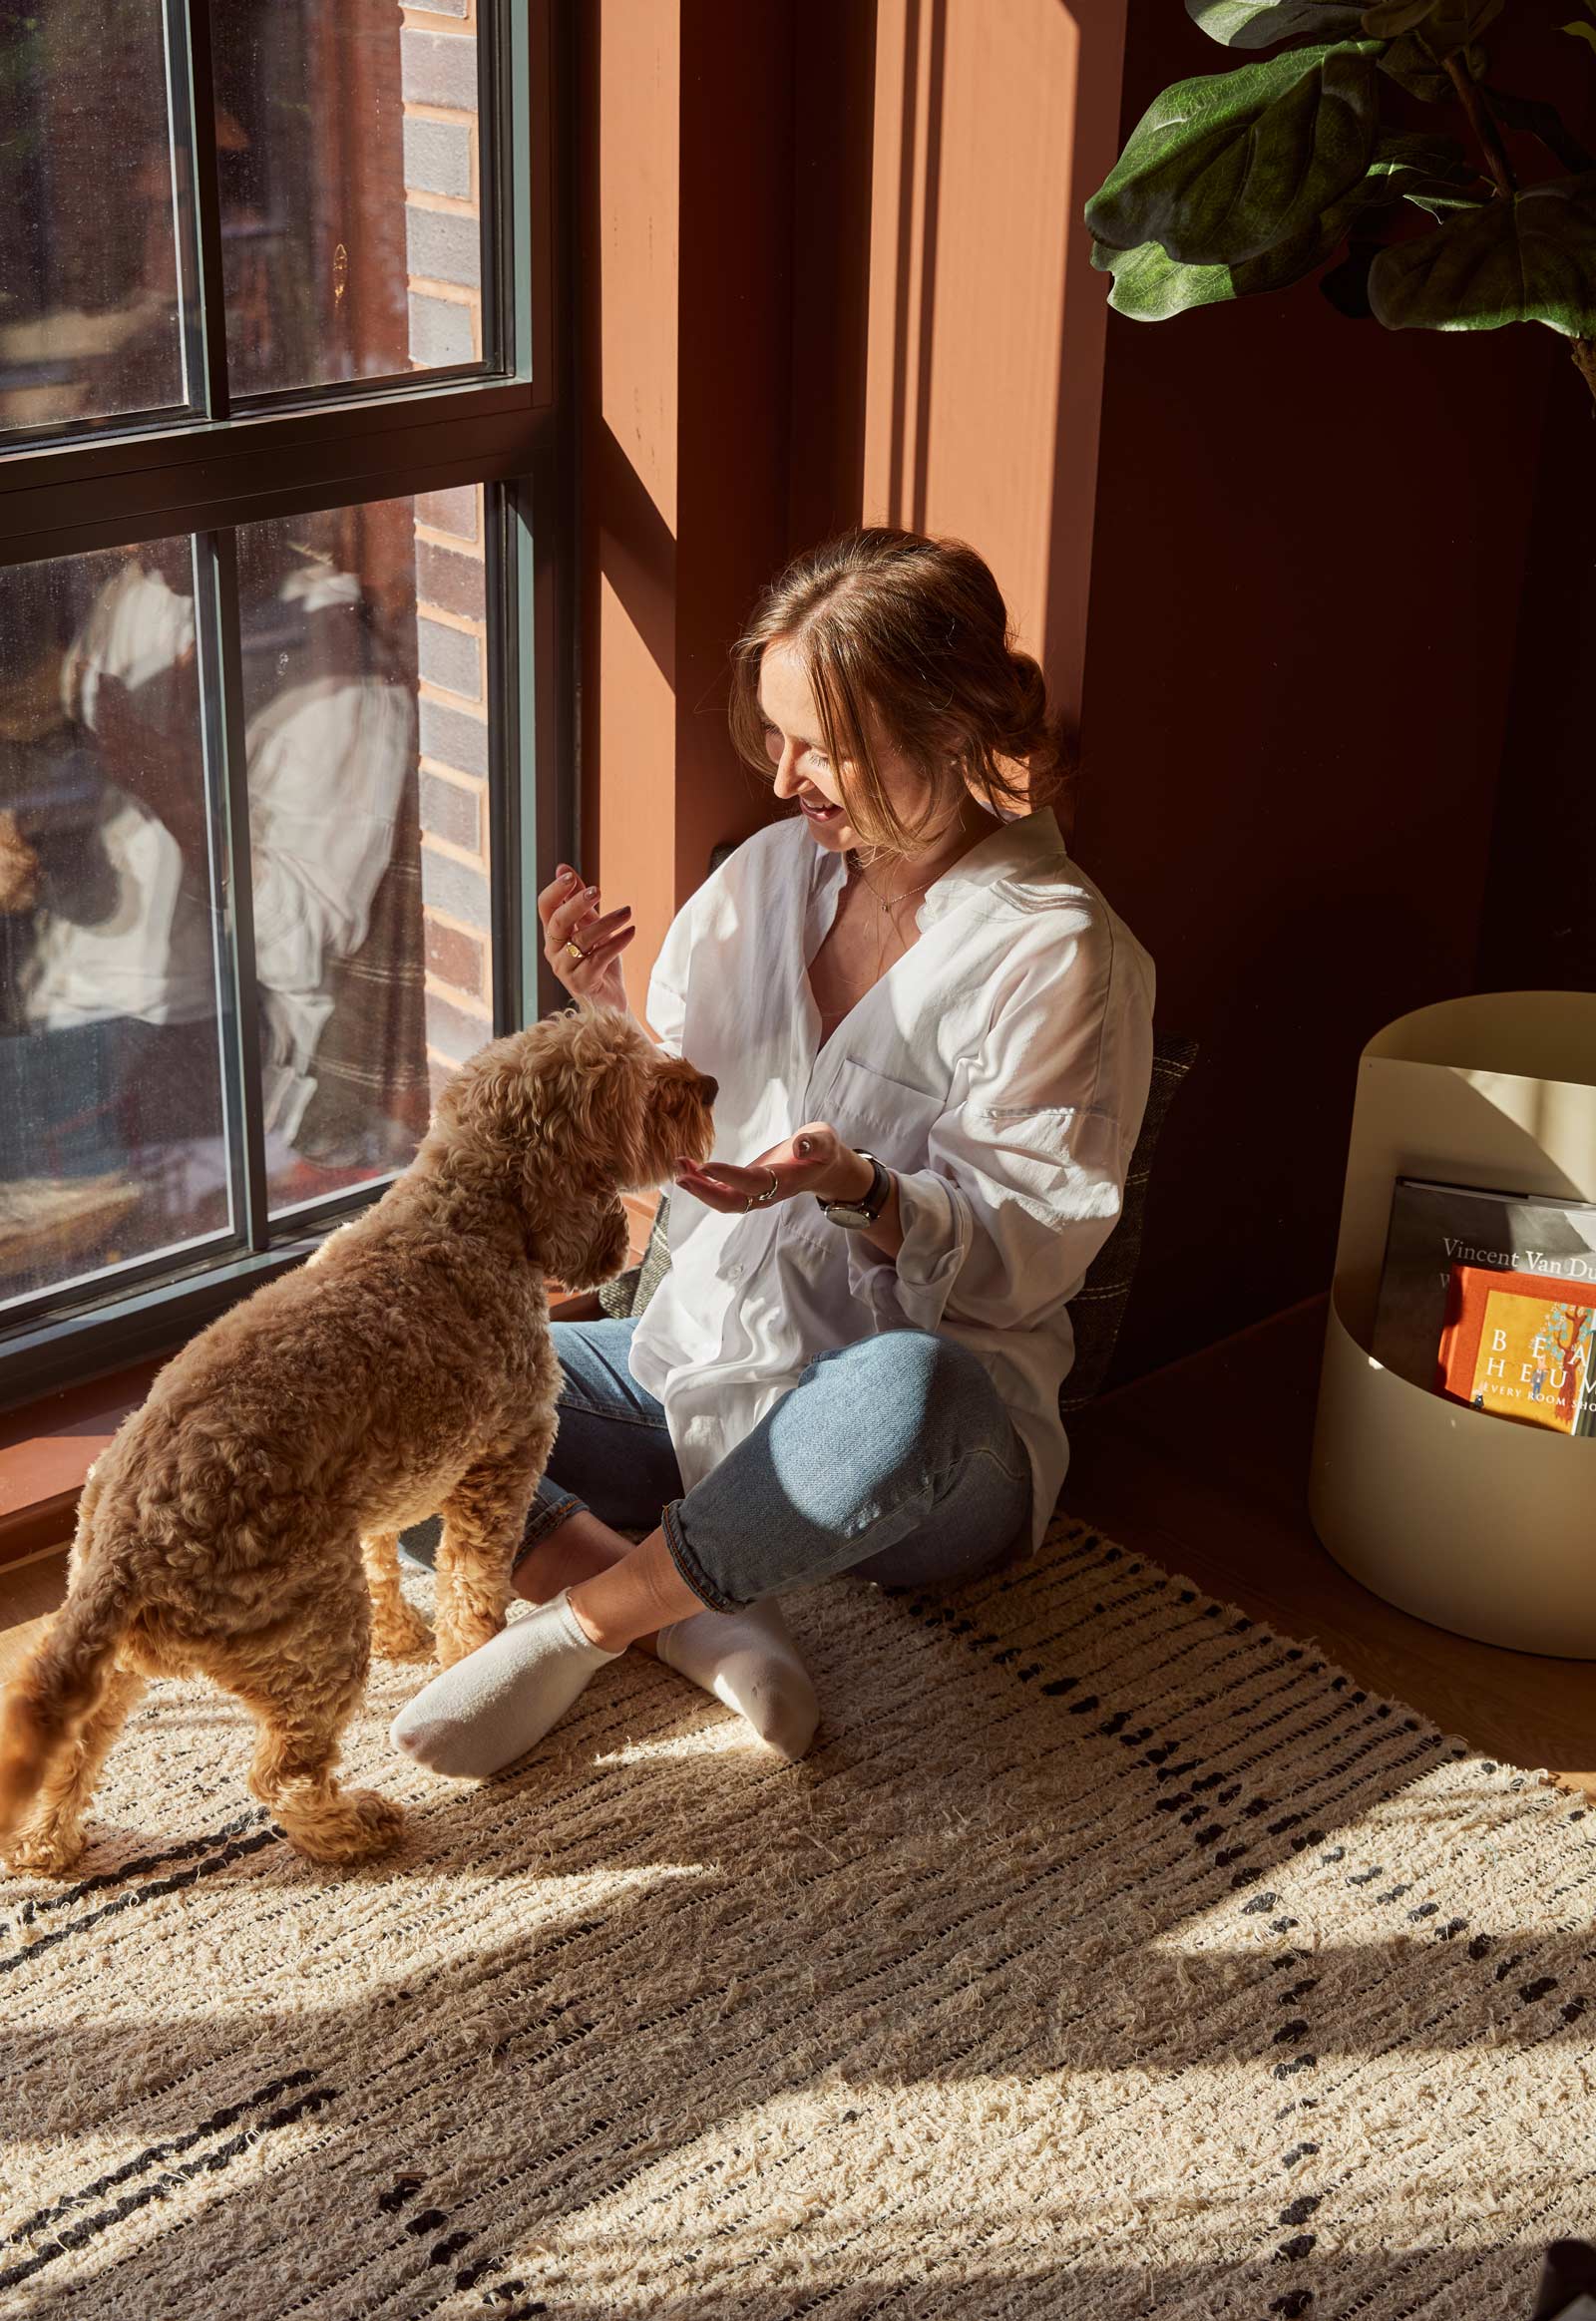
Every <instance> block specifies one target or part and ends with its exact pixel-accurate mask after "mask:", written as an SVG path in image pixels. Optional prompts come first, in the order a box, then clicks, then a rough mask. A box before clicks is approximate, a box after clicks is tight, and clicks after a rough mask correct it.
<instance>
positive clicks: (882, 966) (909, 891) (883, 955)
mask: <svg viewBox="0 0 1596 2321" xmlns="http://www.w3.org/2000/svg"><path fill="white" fill-rule="evenodd" d="M849 860H850V861H851V862H852V864H853V867H854V869H855V870H856V871H857V872H858V873H859V876H860V878H861V879H863V880H864V883H865V885H866V886H867V887H868V888H869V889H870V892H871V893H872V894H873V895H874V896H875V898H876V901H877V903H878V904H879V905H880V906H881V914H882V918H883V919H885V920H886V921H887V923H888V925H889V926H890V927H891V929H892V931H893V933H894V935H896V936H898V937H900V938H901V937H902V934H903V930H902V928H901V927H900V926H899V925H898V922H897V920H896V919H894V917H893V913H894V911H895V910H896V909H897V908H898V905H899V904H900V903H902V902H903V901H904V899H905V897H906V896H909V895H923V894H924V893H925V891H926V888H927V887H929V886H930V885H931V884H932V881H931V880H930V879H927V880H925V881H923V882H922V884H921V885H920V886H918V887H906V888H905V889H904V891H903V894H902V895H895V896H894V897H893V898H892V901H891V902H890V903H889V902H888V900H887V899H886V897H885V896H884V895H883V894H882V891H881V889H880V888H879V887H878V886H877V885H876V883H875V881H874V880H873V879H871V878H868V877H866V874H865V866H864V864H863V863H862V862H861V861H860V860H859V857H858V856H857V855H856V854H854V853H853V851H852V849H851V848H850V850H849ZM876 933H877V935H878V937H879V938H880V941H879V942H878V944H877V947H876V972H875V975H874V976H873V977H872V980H873V981H879V980H880V978H881V976H882V975H883V974H884V973H885V972H886V967H887V940H886V936H885V934H884V933H883V930H882V926H881V921H880V920H878V921H877V922H876Z"/></svg>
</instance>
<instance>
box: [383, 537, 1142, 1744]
mask: <svg viewBox="0 0 1596 2321" xmlns="http://www.w3.org/2000/svg"><path fill="white" fill-rule="evenodd" d="M1008 638H1009V626H1008V620H1007V615H1006V612H1005V609H1004V606H1003V601H1002V597H1001V595H1000V594H999V592H998V585H997V582H996V581H995V580H994V579H993V576H992V574H991V572H990V571H989V570H988V568H987V566H986V565H985V564H984V563H983V562H982V560H981V558H980V557H978V556H977V555H976V554H975V553H974V551H973V550H971V549H969V548H966V547H964V546H962V545H960V544H958V543H956V542H946V541H932V540H926V539H923V538H921V537H920V536H918V535H916V534H913V533H906V532H898V531H890V530H879V529H878V530H868V531H861V532H855V533H851V534H848V535H846V536H845V537H844V538H843V539H841V540H839V541H837V542H835V543H833V544H832V545H831V546H829V547H827V548H823V549H821V550H819V551H817V552H815V553H814V554H812V555H810V556H807V557H804V558H801V559H800V560H799V561H798V562H797V563H795V564H794V565H793V566H792V567H791V568H790V570H789V571H788V572H786V573H785V574H784V575H783V576H782V578H781V579H780V580H778V581H777V582H776V584H775V585H774V587H773V588H771V589H770V590H769V591H768V593H767V595H766V597H765V598H764V600H763V602H762V603H761V605H760V607H759V610H758V613H757V616H756V618H755V620H754V623H753V625H752V627H751V628H750V630H749V631H748V633H747V635H746V636H744V637H743V639H742V640H741V642H740V643H739V644H738V646H737V647H736V652H735V659H734V685H733V700H732V727H733V732H734V735H735V738H736V740H737V742H738V745H739V747H740V748H741V749H742V751H743V754H744V755H745V756H747V757H748V758H749V759H750V762H752V763H755V764H757V765H758V766H759V767H760V768H761V770H766V769H767V768H768V767H770V766H773V767H774V769H775V780H774V787H775V793H776V796H777V797H778V798H780V799H782V800H784V801H785V800H792V801H793V803H794V807H795V811H794V812H792V813H791V814H789V815H787V816H785V817H784V818H783V819H782V820H780V821H778V822H775V823H773V824H771V825H770V826H769V827H767V828H765V829H763V830H760V831H757V832H756V833H755V835H754V836H753V837H752V838H750V839H748V840H747V841H745V843H744V844H743V845H741V846H740V847H738V848H737V850H736V851H735V853H734V854H732V855H731V856H730V857H729V859H728V860H727V861H725V862H724V863H722V865H721V867H720V868H719V869H718V870H717V871H715V872H714V873H713V874H712V875H711V876H710V877H709V878H708V879H707V880H706V881H705V882H704V884H703V885H702V886H701V887H700V888H699V889H698V891H697V892H696V894H694V895H693V896H692V898H691V899H690V901H689V902H688V903H687V904H686V905H685V907H684V908H683V909H682V910H681V911H680V912H679V913H678V915H677V917H676V919H675V921H674V923H673V925H672V926H671V929H670V932H669V934H668V935H667V937H666V939H665V943H664V948H663V950H662V951H661V953H660V956H659V960H658V964H657V966H656V967H655V969H654V972H653V976H652V978H651V980H650V983H649V987H648V998H647V1013H648V1018H649V1021H650V1023H651V1024H652V1026H653V1027H654V1029H655V1030H656V1032H657V1033H658V1034H659V1036H660V1037H661V1038H662V1040H663V1042H664V1044H665V1045H666V1046H667V1047H668V1048H670V1049H671V1050H673V1051H674V1052H675V1053H677V1054H686V1055H689V1056H690V1057H691V1059H692V1061H693V1062H694V1063H695V1064H696V1065H697V1066H698V1067H699V1069H700V1070H701V1071H704V1072H706V1073H709V1074H711V1075H712V1076H713V1077H714V1078H715V1079H716V1080H717V1081H718V1082H719V1095H718V1097H717V1100H716V1104H715V1120H716V1126H717V1131H718V1143H719V1148H720V1150H721V1151H722V1152H724V1153H728V1154H739V1155H746V1156H748V1157H746V1158H743V1159H739V1160H736V1161H732V1160H718V1159H717V1160H714V1161H711V1162H709V1163H707V1164H706V1165H704V1166H702V1167H694V1166H691V1165H687V1164H685V1163H684V1164H683V1165H682V1166H681V1167H680V1168H679V1170H678V1172H677V1175H676V1179H675V1189H674V1190H673V1191H672V1193H671V1195H670V1214H669V1243H670V1269H669V1271H668V1273H667V1274H666V1275H665V1277H664V1279H663V1281H662V1282H661V1284H660V1286H659V1288H658V1290H657V1291H656V1292H655V1294H654V1296H653V1298H652V1300H651V1301H650V1302H649V1304H648V1306H647V1309H646V1311H645V1312H644V1313H643V1314H642V1315H641V1316H638V1317H635V1318H632V1319H627V1320H611V1319H607V1318H606V1319H601V1320H594V1321H566V1322H559V1321H557V1322H555V1323H554V1324H553V1325H552V1327H553V1331H554V1342H555V1351H556V1353H557V1354H559V1356H560V1359H561V1362H562V1364H563V1365H564V1369H565V1386H564V1390H563V1392H562V1394H561V1398H560V1412H561V1416H560V1433H559V1439H558V1441H557V1443H556V1446H555V1451H554V1456H553V1459H552V1461H551V1464H550V1468H549V1472H548V1473H547V1474H546V1475H545V1477H544V1479H543V1481H542V1483H541V1484H540V1486H539V1490H538V1496H537V1498H536V1500H535V1502H534V1505H533V1509H532V1513H531V1517H530V1519H529V1521H528V1525H527V1532H526V1544H525V1548H524V1551H523V1553H522V1555H521V1558H520V1561H519V1563H518V1566H517V1571H516V1581H515V1584H516V1588H517V1590H518V1592H519V1593H520V1594H521V1595H522V1596H524V1597H526V1598H528V1599H529V1600H530V1601H531V1602H533V1603H535V1604H537V1605H539V1606H541V1607H542V1609H541V1610H540V1611H539V1612H537V1613H536V1614H534V1615H533V1616H531V1617H529V1618H525V1619H522V1620H519V1621H516V1622H514V1623H513V1624H512V1625H511V1626H510V1627H509V1628H508V1629H506V1630H505V1632H504V1633H503V1634H502V1635H500V1636H498V1637H495V1638H494V1639H493V1641H492V1642H491V1643H489V1644H487V1645H485V1646H483V1647H482V1648H481V1650H479V1651H477V1652H475V1653H472V1654H470V1655H469V1656H468V1657H467V1658H466V1659H465V1660H463V1661H461V1662H459V1663H457V1665H456V1666H455V1667H454V1668H452V1669H450V1670H448V1671H446V1672H445V1673H444V1674H443V1675H442V1676H440V1677H438V1678H436V1679H435V1680H434V1681H433V1682H432V1683H431V1684H429V1685H428V1686H427V1687H426V1688H425V1689H424V1690H423V1691H422V1692H421V1693H420V1694H418V1695H417V1697H416V1699H415V1700H414V1701H412V1702H411V1703H410V1705H409V1706H408V1707H407V1708H406V1709H405V1711H404V1712H403V1714H402V1715H401V1716H400V1717H399V1718H398V1719H397V1720H396V1722H395V1725H394V1728H393V1736H394V1739H395V1741H397V1742H398V1744H399V1745H400V1746H401V1747H403V1748H405V1749H406V1750H408V1751H409V1752H410V1753H411V1754H412V1755H414V1756H416V1757H418V1758H419V1759H421V1760H422V1761H423V1762H424V1763H426V1764H429V1765H431V1766H432V1767H433V1768H434V1769H435V1770H437V1771H439V1772H445V1773H453V1774H459V1775H476V1776H480V1775H484V1774H487V1773H491V1772H493V1771H495V1770H496V1769H497V1768H498V1767H500V1766H502V1765H505V1764H508V1763H510V1762H511V1761H512V1760H513V1759H514V1758H516V1757H518V1756H520V1755H521V1754H523V1752H524V1751H525V1750H527V1749H528V1748H530V1747H531V1746H532V1745H533V1744H534V1743H535V1742H536V1741H539V1740H540V1739H541V1738H542V1736H543V1735H544V1734H545V1733H547V1732H548V1730H549V1728H550V1727H551V1726H552V1725H553V1724H554V1723H555V1722H556V1721H557V1719H559V1718H560V1717H561V1716H563V1715H564V1714H565V1712H566V1710H567V1709H568V1708H569V1707H570V1706H571V1704H572V1703H573V1701H575V1700H576V1698H577V1696H578V1695H579V1694H580V1693H581V1692H582V1690H583V1688H584V1687H585V1686H586V1685H587V1683H588V1682H589V1679H590V1678H591V1677H592V1676H593V1675H594V1673H595V1671H596V1670H598V1668H600V1667H601V1666H602V1665H603V1663H604V1662H605V1661H606V1660H610V1659H612V1658H614V1657H615V1656H616V1655H617V1654H619V1653H621V1652H624V1651H625V1649H626V1648H627V1646H628V1645H633V1644H647V1643H649V1642H651V1644H652V1647H653V1649H654V1650H655V1651H656V1652H657V1654H658V1657H659V1658H660V1659H661V1660H663V1661H665V1662H666V1663H668V1665H670V1666H671V1667H673V1668H675V1669H678V1670H680V1671H681V1672H682V1673H683V1674H684V1675H686V1676H688V1677H690V1678H691V1679H692V1680H693V1681H694V1682H695V1683H697V1684H700V1685H702V1686H703V1687H704V1688H705V1689H706V1690H708V1691H711V1692H713V1693H715V1694H716V1696H717V1697H718V1698H719V1699H720V1700H722V1701H724V1702H725V1703H727V1704H728V1706H730V1707H732V1708H733V1709H736V1710H737V1711H739V1712H740V1713H741V1714H742V1715H743V1716H745V1717H746V1718H747V1719H748V1721H749V1723H750V1724H751V1725H752V1726H753V1727H754V1728H755V1730H756V1731H757V1732H758V1734H759V1735H760V1737H761V1739H763V1740H764V1741H767V1742H768V1743H769V1744H770V1745H771V1746H773V1747H775V1748H777V1749H779V1750H780V1751H782V1752H783V1753H784V1754H785V1755H787V1756H790V1757H796V1756H799V1755H801V1754H802V1753H803V1751H804V1750H805V1748H807V1746H808V1744H809V1741H810V1739H811V1737H812V1735H813V1732H814V1728H815V1723H816V1717H817V1709H816V1703H815V1696H814V1691H813V1688H812V1687H811V1685H810V1682H809V1679H808V1676H807V1674H806V1673H805V1671H804V1669H803V1666H802V1664H801V1662H800V1661H799V1659H798V1656H797V1654H796V1652H795V1650H794V1648H793V1645H792V1643H791V1640H790V1638H789V1637H788V1635H787V1632H786V1629H785V1626H784V1623H783V1622H782V1619H781V1615H780V1612H779V1610H778V1608H777V1605H778V1599H779V1598H780V1597H781V1596H782V1595H783V1594H784V1593H785V1592H786V1591H787V1590H788V1589H792V1588H799V1587H804V1586H807V1585H809V1584H811V1583H812V1582H814V1581H817V1580H822V1579H825V1578H828V1577H829V1576H830V1575H831V1574H833V1573H836V1572H853V1573H855V1574H858V1575H861V1576H863V1577H865V1578H867V1579H871V1580H876V1581H880V1582H884V1583H887V1584H890V1585H913V1586H921V1585H927V1584H937V1583H946V1582H955V1581H962V1580H967V1579H970V1578H973V1577H975V1576H976V1575H977V1574H979V1573H982V1572H985V1571H988V1570H991V1569H993V1568H994V1567H996V1566H998V1565H1001V1564H1003V1563H1005V1562H1007V1561H1009V1560H1013V1559H1016V1558H1018V1557H1020V1556H1022V1555H1025V1554H1028V1553H1030V1552H1032V1551H1033V1550H1034V1548H1035V1547H1036V1546H1037V1545H1038V1544H1039V1542H1040V1540H1041V1538H1042V1535H1043V1533H1044V1531H1045V1529H1046V1527H1047V1524H1048V1522H1049V1520H1050V1518H1051V1516H1052V1512H1053V1508H1054V1505H1055V1502H1056V1500H1057V1497H1058V1491H1059V1486H1060V1484H1061V1483H1062V1481H1063V1476H1064V1469H1065V1465H1066V1462H1067V1457H1068V1449H1067V1445H1066V1442H1065V1439H1064V1433H1063V1428H1062V1425H1061V1423H1060V1420H1059V1412H1058V1392H1059V1387H1060V1384H1061V1382H1062V1380H1063V1378H1064V1375H1065V1373H1066V1372H1067V1370H1068V1369H1069V1366H1070V1361H1071V1358H1072V1354H1073V1338H1072V1334H1071V1330H1070V1322H1069V1316H1068V1312H1067V1308H1068V1303H1069V1300H1070V1299H1071V1298H1072V1297H1073V1296H1074V1294H1075V1292H1076V1291H1077V1290H1078V1289H1079V1288H1080V1285H1081V1282H1082V1280H1083V1278H1084V1276H1085V1273H1086V1269H1087V1267H1088V1266H1089V1265H1090V1263H1091V1261H1092V1259H1093V1258H1094V1257H1095V1256H1096V1254H1097V1252H1098V1250H1099V1249H1100V1248H1101V1247H1102V1245H1103V1243H1104V1242H1105V1241H1106V1240H1107V1238H1108V1236H1109V1234H1110V1233H1111V1232H1112V1230H1113V1227H1114V1224H1115V1222H1116V1220H1117V1218H1118V1216H1119V1211H1120V1204H1121V1198H1122V1194H1123V1189H1124V1181H1125V1172H1126V1169H1127V1167H1128V1165H1129V1160H1130V1154H1131V1150H1132V1147H1133V1146H1134V1144H1135V1141H1136V1135H1137V1131H1138V1129H1139V1128H1140V1125H1141V1117H1142V1112H1143V1109H1144V1107H1145V1104H1146V1100H1147V1092H1148V1085H1149V1080H1150V1076H1151V1070H1152V1002H1153V969H1152V963H1151V961H1150V960H1149V959H1148V957H1147V954H1146V953H1145V952H1144V951H1143V950H1142V948H1141V946H1140V945H1139V944H1138V943H1137V942H1136V940H1135V938H1134V937H1133V936H1132V935H1131V933H1130V931H1129V930H1128V929H1127V928H1126V927H1125V926H1124V924H1123V923H1122V922H1121V921H1120V920H1119V919H1118V918H1116V916H1115V915H1114V913H1113V912H1112V911H1111V910H1110V909H1109V907H1108V905H1107V904H1106V903H1105V902H1104V900H1103V898H1102V896H1101V895H1100V894H1099V893H1098V891H1097V889H1096V888H1095V887H1094V886H1093V885H1092V883H1091V882H1090V880H1089V879H1087V878H1086V877H1085V875H1084V874H1083V873H1082V871H1081V870H1080V869H1079V868H1078V866H1077V865H1076V864H1075V863H1073V862H1072V861H1071V860H1070V858H1069V855H1068V853H1067V851H1066V848H1065V844H1064V840H1063V838H1062V836H1061V835H1060V831H1059V826H1058V822H1057V819H1056V817H1055V815H1054V812H1053V809H1052V807H1051V805H1050V804H1048V803H1047V802H1046V801H1047V799H1048V797H1049V796H1050V795H1055V794H1056V793H1057V791H1058V790H1059V788H1060V787H1061V784H1062V781H1063V773H1064V768H1063V749H1062V742H1061V738H1060V728H1059V725H1058V722H1057V720H1056V719H1055V718H1054V717H1053V716H1052V715H1051V714H1050V713H1049V709H1048V705H1047V698H1046V689H1045V686H1044V683H1043V680H1042V675H1041V671H1040V670H1039V669H1038V667H1037V665H1036V663H1035V662H1034V661H1033V660H1032V659H1030V658H1029V656H1028V655H1026V654H1024V653H1021V652H1016V651H1014V650H1012V649H1011V648H1010V645H1009V641H1008ZM1000 808H1007V809H1008V812H1009V816H1010V817H1011V818H1005V816H1004V815H1003V813H1002V812H1000V811H999V809H1000ZM1023 808H1028V810H1024V811H1018V809H1023ZM538 910H539V916H540V919H541V920H542V923H543V927H544V937H545V947H546V953H547V957H548V958H549V961H550V963H551V965H552V966H553V967H554V969H555V971H556V973H557V974H558V975H559V976H560V979H561V981H562V982H563V983H564V985H565V986H566V988H567V989H568V990H570V991H571V992H572V993H573V994H575V995H576V996H578V997H579V998H583V999H586V1000H590V1001H593V1002H596V1003H598V1004H599V1005H603V1006H610V1007H618V1008H625V1007H626V1006H627V1004H628V1002H627V996H626V990H625V985H624V983H623V981H622V977H621V959H622V955H623V953H624V951H625V948H626V946H627V944H628V943H629V942H630V940H631V938H632V935H633V933H634V929H633V928H632V926H631V925H630V923H629V919H628V913H629V906H628V905H622V906H619V907H618V908H616V909H613V910H609V911H605V912H600V910H599V908H598V892H597V890H596V889H593V888H586V887H584V886H583V885H582V883H581V881H580V880H579V879H577V877H576V876H575V874H574V873H572V872H571V871H570V870H569V869H564V868H563V869H562V872H561V875H560V876H559V877H558V878H557V879H556V880H555V882H554V883H553V884H552V885H551V886H549V887H547V888H545V889H544V891H543V892H542V893H541V894H540V896H539V898H538ZM648 1524H653V1525H655V1526H656V1528H655V1529H653V1530H651V1531H650V1532H649V1534H648V1536H647V1537H646V1538H645V1539H644V1540H642V1541H641V1543H640V1544H638V1545H635V1546H634V1545H632V1544H631V1543H630V1542H629V1541H628V1540H626V1539H623V1538H621V1537H620V1536H619V1535H618V1532H617V1530H616V1528H615V1527H616V1526H625V1527H629V1528H631V1529H641V1528H642V1527H643V1526H645V1525H648Z"/></svg>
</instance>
